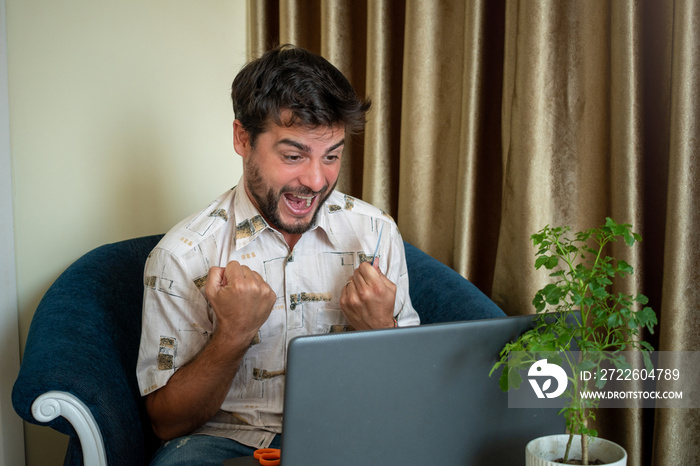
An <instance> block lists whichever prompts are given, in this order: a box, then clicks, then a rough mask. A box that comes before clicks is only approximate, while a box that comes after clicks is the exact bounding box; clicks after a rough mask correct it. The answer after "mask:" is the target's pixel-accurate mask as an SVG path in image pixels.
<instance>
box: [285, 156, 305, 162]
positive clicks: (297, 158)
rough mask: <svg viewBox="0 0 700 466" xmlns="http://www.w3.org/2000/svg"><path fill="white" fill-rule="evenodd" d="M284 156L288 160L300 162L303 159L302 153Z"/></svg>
mask: <svg viewBox="0 0 700 466" xmlns="http://www.w3.org/2000/svg"><path fill="white" fill-rule="evenodd" d="M283 157H284V160H286V161H287V162H298V161H299V160H301V155H284V156H283Z"/></svg>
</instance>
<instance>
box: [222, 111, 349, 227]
mask: <svg viewBox="0 0 700 466" xmlns="http://www.w3.org/2000/svg"><path fill="white" fill-rule="evenodd" d="M236 125H238V126H236ZM241 132H242V133H241ZM344 141H345V129H344V128H343V127H342V126H341V127H331V128H329V127H324V128H314V129H310V128H307V127H303V126H291V127H286V126H279V125H276V124H274V123H270V125H269V127H268V129H267V130H266V131H265V132H263V133H261V134H260V135H259V136H258V138H257V141H256V143H255V147H253V146H252V144H250V141H249V140H248V139H247V133H245V131H244V130H243V128H242V127H240V124H238V123H237V122H236V123H234V144H236V142H238V144H236V151H237V152H238V153H239V154H241V155H242V156H243V159H244V164H243V166H244V180H245V189H246V192H247V193H248V196H249V197H250V199H251V200H252V201H253V203H254V204H255V205H256V207H257V208H258V210H259V211H260V213H261V214H262V215H263V217H265V219H266V220H267V221H268V223H270V224H271V225H272V226H273V227H274V228H276V229H277V230H279V231H281V232H282V233H283V234H287V235H301V234H302V233H304V232H305V231H307V230H308V229H309V228H310V227H311V225H312V224H313V223H314V220H315V218H316V216H317V215H318V212H319V209H320V207H321V206H322V205H323V203H324V202H325V201H326V199H327V198H328V196H329V195H330V194H331V193H332V192H333V189H334V188H335V185H336V183H337V181H338V173H339V172H340V159H341V155H342V152H343V147H344Z"/></svg>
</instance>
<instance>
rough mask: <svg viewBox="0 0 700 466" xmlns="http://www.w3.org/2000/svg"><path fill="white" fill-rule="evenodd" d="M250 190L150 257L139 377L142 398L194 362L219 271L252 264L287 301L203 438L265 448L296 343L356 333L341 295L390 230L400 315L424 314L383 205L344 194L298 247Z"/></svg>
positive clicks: (180, 229) (226, 200) (409, 318)
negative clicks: (209, 283)
mask: <svg viewBox="0 0 700 466" xmlns="http://www.w3.org/2000/svg"><path fill="white" fill-rule="evenodd" d="M242 186H243V184H242V183H239V187H236V188H233V189H232V190H230V191H228V192H226V193H224V194H222V195H221V196H219V197H218V198H217V199H216V200H215V201H213V202H212V203H211V204H210V205H209V206H208V207H207V208H206V209H204V210H202V211H201V212H199V213H197V214H195V215H193V216H191V217H189V218H187V219H185V220H183V221H182V222H180V223H179V224H178V225H176V226H175V227H174V228H173V229H172V230H171V231H170V232H169V233H167V234H166V235H165V236H164V237H163V239H162V240H161V241H160V242H159V243H158V245H157V246H156V247H155V249H154V250H153V251H152V252H151V254H150V255H149V257H148V260H147V262H146V267H145V270H144V285H145V286H144V300H143V329H142V334H141V345H140V348H139V358H138V365H137V377H138V382H139V389H140V391H141V394H142V395H147V394H149V393H151V392H153V391H154V390H157V389H159V388H161V387H163V386H164V385H165V384H167V382H168V379H169V378H170V377H171V376H172V375H173V374H174V373H175V371H177V370H178V369H179V368H180V367H183V366H184V365H186V364H187V363H188V362H189V361H191V360H192V359H193V358H194V357H195V356H196V355H197V354H198V353H199V352H200V351H201V350H202V348H203V347H204V346H206V345H207V343H208V342H209V340H210V338H211V336H212V334H213V332H214V331H215V330H216V316H215V314H214V311H213V309H212V308H211V306H209V305H208V303H207V300H206V299H205V296H204V285H205V283H206V280H207V274H208V271H209V269H210V268H211V267H213V266H219V267H225V266H226V264H228V263H229V262H230V261H237V262H239V263H241V264H242V265H246V266H248V267H249V268H250V269H251V270H254V271H256V272H258V273H259V274H260V275H261V276H262V277H263V279H264V280H265V281H266V282H267V283H268V284H269V285H270V287H271V288H272V290H273V291H274V292H275V294H276V296H277V299H276V301H275V304H274V307H273V309H272V312H271V314H270V316H269V318H268V319H267V321H266V322H265V323H264V324H263V325H262V327H261V328H260V330H259V332H258V335H257V337H256V338H255V339H254V340H253V343H252V344H251V346H250V348H249V349H248V351H247V352H246V355H245V357H244V358H243V361H242V362H241V364H240V367H239V369H238V372H237V373H236V376H235V378H234V380H233V383H232V384H231V387H230V389H229V391H228V394H227V396H226V399H225V400H224V402H223V404H222V405H221V408H220V410H219V412H218V413H217V414H216V415H215V416H214V417H213V418H212V419H211V420H210V421H209V422H207V423H206V424H205V425H204V426H203V427H201V428H200V429H199V430H198V431H196V432H195V433H201V434H208V435H216V436H222V437H228V438H232V439H234V440H236V441H238V442H241V443H243V444H246V445H249V446H252V447H254V448H260V447H266V446H268V445H269V443H270V442H271V441H272V439H273V438H274V436H275V434H277V433H281V430H282V402H283V395H284V380H285V377H284V375H285V362H286V352H287V346H288V344H289V341H290V340H291V339H292V338H294V337H296V336H299V335H311V334H324V333H331V332H342V331H346V330H348V321H347V320H346V319H345V317H344V315H343V312H342V311H341V309H340V304H339V300H340V294H341V291H342V289H343V287H344V286H345V284H346V283H347V280H348V278H349V277H350V276H351V275H352V273H353V271H354V270H355V269H356V268H357V267H358V266H359V264H360V263H361V262H363V261H371V260H372V259H373V257H374V250H375V246H376V245H377V241H378V239H379V236H380V231H381V230H382V229H383V232H382V234H381V243H380V245H379V248H378V253H377V261H378V263H379V267H380V269H381V270H382V271H383V272H384V274H385V275H386V276H387V278H388V279H389V280H391V281H392V282H393V283H395V284H396V286H397V291H396V301H395V305H394V316H395V318H396V319H397V322H398V324H399V326H410V325H418V324H419V318H418V314H417V313H416V311H415V310H414V309H413V306H412V305H411V299H410V297H409V294H408V274H407V268H406V259H405V253H404V247H403V240H402V238H401V235H400V233H399V231H398V229H397V227H396V224H395V223H394V221H393V220H392V219H391V218H390V217H389V216H388V215H386V214H385V213H383V212H382V211H381V210H380V209H378V208H376V207H373V206H371V205H370V204H368V203H365V202H363V201H361V200H359V199H356V198H353V197H351V196H347V195H345V194H342V193H340V192H337V191H335V192H333V193H332V194H331V195H330V197H329V198H328V199H327V200H326V202H325V204H324V205H322V206H321V207H320V209H321V210H320V212H319V214H318V216H317V218H316V221H315V223H314V224H313V225H312V227H311V229H310V230H309V231H307V232H306V233H304V234H303V235H302V236H301V238H300V239H299V241H298V242H297V244H296V245H295V246H294V249H293V250H290V249H289V247H288V245H287V243H286V242H285V240H284V238H283V237H282V234H281V233H280V232H278V231H277V230H275V229H273V228H272V227H270V226H269V225H268V224H267V222H266V221H265V219H264V218H263V217H262V215H261V214H260V213H259V211H258V210H257V209H256V207H255V206H254V205H253V203H252V202H251V201H250V199H249V198H248V195H247V194H246V192H245V190H244V189H243V187H242Z"/></svg>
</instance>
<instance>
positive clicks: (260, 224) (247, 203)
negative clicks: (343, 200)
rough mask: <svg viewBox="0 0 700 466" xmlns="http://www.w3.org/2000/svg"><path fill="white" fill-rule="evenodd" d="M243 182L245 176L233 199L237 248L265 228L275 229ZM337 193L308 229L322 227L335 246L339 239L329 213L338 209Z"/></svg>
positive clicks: (248, 241) (331, 197) (244, 244)
mask: <svg viewBox="0 0 700 466" xmlns="http://www.w3.org/2000/svg"><path fill="white" fill-rule="evenodd" d="M243 183H244V181H243V177H241V179H240V181H239V182H238V185H237V186H236V188H234V189H235V190H236V192H235V196H234V200H233V212H234V218H235V219H236V242H235V244H236V245H235V248H236V250H238V249H240V248H242V247H244V246H246V245H247V244H249V243H251V242H253V241H255V239H256V238H257V237H258V236H259V235H260V233H262V232H263V231H264V230H266V229H269V230H270V231H273V230H274V229H273V228H272V227H271V226H270V224H268V223H267V221H266V220H265V218H264V217H263V216H262V214H261V213H260V211H259V210H258V209H257V207H255V205H254V204H253V202H252V201H251V200H250V198H249V197H248V192H247V191H246V190H245V187H244V184H243ZM336 194H337V192H335V191H334V192H333V194H331V196H330V197H329V198H328V199H327V200H326V202H325V204H324V205H323V206H321V211H320V212H319V213H318V216H317V217H316V221H315V223H314V224H313V225H311V228H309V230H308V231H312V230H315V229H316V228H320V229H322V230H323V231H324V232H325V233H326V236H327V237H328V240H329V241H330V242H331V243H332V244H333V246H335V247H337V246H338V241H337V239H336V237H335V234H334V233H333V228H332V227H331V222H330V215H329V214H330V213H331V211H332V210H333V209H337V206H336V205H335V204H334V203H333V202H332V199H333V198H334V197H335V196H336ZM304 234H306V233H304Z"/></svg>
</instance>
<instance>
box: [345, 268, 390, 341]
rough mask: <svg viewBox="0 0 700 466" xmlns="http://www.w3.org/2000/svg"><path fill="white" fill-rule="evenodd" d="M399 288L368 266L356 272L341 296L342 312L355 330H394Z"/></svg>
mask: <svg viewBox="0 0 700 466" xmlns="http://www.w3.org/2000/svg"><path fill="white" fill-rule="evenodd" d="M395 300H396V285H395V284H394V283H393V282H392V281H391V280H389V279H388V278H386V276H385V275H384V274H383V273H382V272H381V271H380V270H379V267H378V266H376V267H373V266H372V265H371V264H370V263H369V262H363V263H362V264H360V266H359V267H358V268H357V269H355V271H354V272H353V274H352V276H351V277H350V279H349V280H348V283H347V284H346V285H345V287H344V288H343V291H342V293H341V294H340V308H341V309H342V311H343V314H345V318H346V319H348V321H349V322H350V325H352V326H353V327H354V328H355V329H356V330H369V329H373V328H388V327H393V326H394V301H395Z"/></svg>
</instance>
